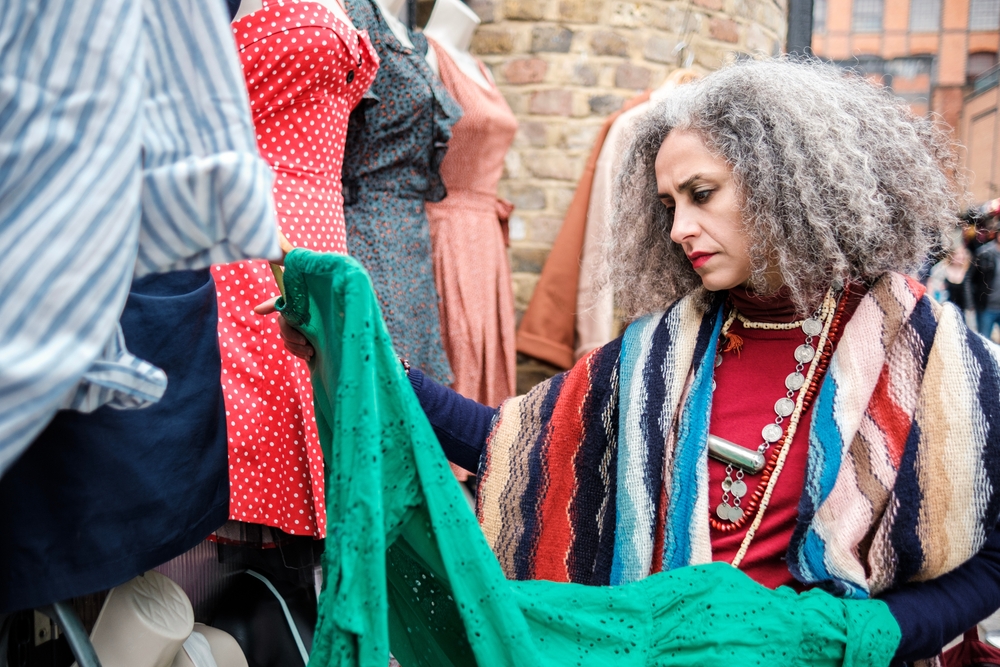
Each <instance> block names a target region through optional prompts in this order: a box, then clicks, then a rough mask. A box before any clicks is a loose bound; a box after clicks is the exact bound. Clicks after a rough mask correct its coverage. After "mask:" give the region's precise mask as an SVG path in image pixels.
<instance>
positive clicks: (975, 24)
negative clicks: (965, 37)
mask: <svg viewBox="0 0 1000 667" xmlns="http://www.w3.org/2000/svg"><path fill="white" fill-rule="evenodd" d="M998 28H1000V0H972V2H971V3H969V30H997V29H998Z"/></svg>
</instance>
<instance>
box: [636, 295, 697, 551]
mask: <svg viewBox="0 0 1000 667" xmlns="http://www.w3.org/2000/svg"><path fill="white" fill-rule="evenodd" d="M670 312H671V315H670V321H668V319H667V318H668V316H667V315H664V317H663V319H662V320H661V321H660V324H659V326H657V327H656V330H655V331H654V332H653V337H652V339H651V340H650V341H649V354H648V355H647V357H646V366H645V368H643V369H642V383H643V386H645V388H646V393H645V396H644V397H643V398H644V399H645V400H644V402H643V406H642V416H643V418H642V420H641V421H640V422H639V425H640V426H641V427H642V442H643V444H644V447H645V452H640V454H645V459H646V461H645V465H644V466H643V474H644V478H645V479H644V483H645V491H646V494H647V502H648V503H649V506H650V507H652V508H653V516H652V519H653V520H652V521H651V522H650V525H649V526H648V527H647V528H648V530H649V538H650V539H649V544H650V545H652V544H655V543H656V534H655V531H656V527H657V526H656V524H657V523H658V522H657V520H656V519H657V517H658V516H659V515H660V497H661V496H662V491H663V472H664V471H663V467H664V461H663V455H664V450H665V448H666V444H667V431H668V429H669V428H670V426H671V424H664V421H665V419H666V418H667V415H665V414H664V412H666V411H671V412H672V411H673V406H670V407H666V406H664V399H665V398H666V394H667V386H666V384H667V382H668V381H669V379H668V378H667V376H666V364H667V359H668V350H670V348H671V343H672V342H673V339H674V337H675V336H676V334H677V333H678V331H677V330H678V329H679V326H678V324H679V325H680V326H683V322H681V323H678V322H677V319H678V318H677V312H675V311H673V310H671V311H670ZM671 325H672V326H671ZM675 355H676V352H674V353H672V354H670V355H669V356H671V357H672V356H675ZM678 371H680V372H684V373H686V371H687V369H683V370H682V369H676V368H675V369H674V372H678ZM651 564H652V563H651Z"/></svg>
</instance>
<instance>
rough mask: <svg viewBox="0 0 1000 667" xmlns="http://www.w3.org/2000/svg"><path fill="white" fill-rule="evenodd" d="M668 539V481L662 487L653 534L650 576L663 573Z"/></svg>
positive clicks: (664, 481)
mask: <svg viewBox="0 0 1000 667" xmlns="http://www.w3.org/2000/svg"><path fill="white" fill-rule="evenodd" d="M666 539H667V480H666V477H664V480H663V485H662V486H661V487H660V505H659V507H657V508H656V528H655V529H654V533H653V563H652V566H651V567H650V569H649V573H650V574H656V573H657V572H662V571H663V545H664V543H665V542H666Z"/></svg>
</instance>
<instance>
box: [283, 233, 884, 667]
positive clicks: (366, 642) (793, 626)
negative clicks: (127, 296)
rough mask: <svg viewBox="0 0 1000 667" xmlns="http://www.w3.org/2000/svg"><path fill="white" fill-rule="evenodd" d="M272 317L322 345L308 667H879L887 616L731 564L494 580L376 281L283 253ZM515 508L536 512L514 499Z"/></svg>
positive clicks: (356, 268)
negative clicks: (318, 589) (323, 513)
mask: <svg viewBox="0 0 1000 667" xmlns="http://www.w3.org/2000/svg"><path fill="white" fill-rule="evenodd" d="M284 283H285V289H286V294H285V298H284V300H283V301H282V302H279V304H280V309H281V311H282V313H283V314H284V315H285V317H286V318H287V319H288V320H289V321H290V322H291V323H292V324H293V325H295V326H297V327H299V328H300V329H301V330H302V331H303V332H304V333H305V334H306V336H307V337H308V338H309V340H310V342H311V343H312V344H313V346H314V347H315V349H316V355H315V356H314V357H313V361H312V362H311V366H312V379H313V386H314V392H315V401H316V421H317V427H318V430H319V435H320V441H321V443H322V446H323V453H324V456H325V459H326V479H327V486H326V489H327V516H328V534H327V540H326V553H325V554H324V563H323V570H324V572H323V574H324V578H323V581H324V588H323V591H322V593H321V595H320V600H319V620H318V623H317V628H316V635H315V639H314V643H313V653H312V656H311V658H310V661H309V664H310V666H311V667H328V666H333V665H338V666H348V665H358V666H361V665H364V666H369V665H370V666H372V667H384V665H385V664H386V660H387V658H388V653H389V650H390V647H391V649H392V652H393V653H394V654H395V656H396V657H397V658H398V660H399V662H400V664H402V665H404V666H405V667H416V666H419V665H428V666H430V665H435V666H440V665H446V666H447V665H456V666H457V665H479V666H480V667H486V666H490V665H538V666H542V667H547V666H550V665H551V666H553V667H554V666H555V665H567V664H575V665H580V666H581V667H582V666H587V665H607V664H614V665H616V666H618V665H625V666H631V665H636V666H639V665H664V666H673V665H676V666H678V667H679V666H680V665H692V664H699V665H700V664H714V663H716V662H720V661H723V660H726V661H728V662H729V663H731V664H761V663H763V662H766V663H767V664H769V665H803V664H808V665H811V666H816V665H829V666H830V667H834V666H840V665H844V666H848V667H850V666H854V665H857V666H858V667H860V666H861V665H865V666H869V665H888V664H889V661H890V659H891V658H892V655H893V652H894V651H895V648H896V645H897V643H898V641H899V628H898V626H897V625H896V623H895V621H894V620H893V618H892V616H891V614H890V613H889V611H888V608H887V607H886V606H885V605H884V603H882V602H879V601H873V600H841V599H838V598H834V597H833V596H831V595H829V594H827V593H825V592H822V591H818V590H816V591H810V592H808V593H805V594H801V595H800V594H796V593H794V592H793V591H791V590H789V589H779V590H777V591H771V590H769V589H766V588H764V587H763V586H760V585H758V584H756V583H754V582H753V581H751V580H750V579H749V578H748V577H746V576H745V575H744V574H742V573H741V572H739V571H738V570H735V569H733V568H732V567H730V566H729V565H727V564H723V563H715V564H711V565H703V566H696V567H687V568H679V569H677V570H674V571H672V572H668V573H662V574H658V575H654V576H651V577H648V578H646V579H642V580H640V581H636V582H633V583H630V584H628V585H624V586H619V587H608V586H584V585H579V584H566V583H554V582H547V581H524V582H511V581H507V580H506V579H505V578H504V575H503V573H502V571H501V569H500V565H499V563H498V562H497V560H496V558H495V557H494V556H493V554H492V552H491V551H490V549H489V546H488V545H487V543H486V540H485V538H484V537H483V534H482V533H481V531H480V530H479V527H478V525H477V523H476V519H475V517H474V515H473V513H472V510H471V508H469V506H468V504H467V502H466V501H465V499H464V497H463V496H462V493H461V491H460V489H459V487H458V484H457V482H456V481H455V480H454V478H453V476H452V475H451V472H450V469H449V467H448V465H447V462H446V460H445V458H444V455H443V453H442V452H441V449H440V447H439V445H438V443H437V442H436V441H435V439H434V434H433V431H432V430H431V427H430V424H429V423H428V422H427V420H426V418H425V417H424V415H423V412H422V410H421V409H420V405H419V403H418V401H417V399H416V396H415V395H414V394H413V391H412V389H411V387H410V385H409V383H408V382H407V379H406V376H405V374H404V372H403V369H402V367H401V365H400V363H399V361H398V359H397V357H396V356H395V354H394V353H393V350H392V346H391V343H390V340H389V336H388V334H387V333H386V330H385V325H384V324H383V322H382V319H381V317H380V315H379V310H378V305H377V302H376V299H375V296H374V293H373V291H372V287H371V283H370V281H369V279H368V276H367V275H366V274H365V272H364V270H363V269H362V268H361V267H360V265H358V264H357V263H356V262H355V261H353V260H351V259H350V258H348V257H346V256H342V255H323V254H318V253H313V252H310V251H306V250H295V251H293V252H292V253H290V254H289V255H288V257H287V259H286V268H285V278H284ZM509 502H531V499H530V498H523V499H522V498H511V499H509Z"/></svg>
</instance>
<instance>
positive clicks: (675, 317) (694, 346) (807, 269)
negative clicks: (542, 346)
mask: <svg viewBox="0 0 1000 667" xmlns="http://www.w3.org/2000/svg"><path fill="white" fill-rule="evenodd" d="M954 173H955V161H954V157H953V155H952V153H951V151H950V148H949V142H948V139H947V137H946V136H944V135H943V134H941V133H940V132H938V131H937V130H936V129H935V128H934V127H933V126H932V125H931V124H930V123H929V122H927V121H926V120H924V119H920V118H914V117H913V116H912V115H911V114H910V113H909V111H908V110H907V109H906V108H905V106H904V105H903V104H902V103H901V102H899V101H898V100H897V99H895V98H894V97H892V95H891V94H890V93H889V92H888V91H886V90H884V89H881V88H878V87H875V86H873V85H871V84H869V83H867V82H866V81H864V80H863V79H861V78H860V77H855V76H853V75H844V74H843V73H842V72H840V71H839V70H837V69H834V68H831V67H827V66H824V65H819V64H795V63H791V62H786V61H770V62H745V63H739V64H736V65H733V66H730V67H728V68H726V69H724V70H722V71H719V72H716V73H714V74H712V75H710V76H708V77H706V78H705V79H704V80H702V81H700V82H696V83H692V84H690V85H689V86H686V87H685V88H682V89H681V90H680V91H678V94H677V95H675V96H672V97H671V99H670V100H667V101H666V102H664V103H663V104H661V105H660V106H658V107H657V108H655V109H654V110H653V111H651V112H650V113H649V114H648V115H647V116H646V117H645V119H644V120H642V121H640V122H639V124H638V127H637V129H636V131H635V135H634V137H633V139H632V141H631V144H630V146H629V148H628V150H627V152H626V155H625V158H624V160H623V167H622V170H621V173H620V174H619V176H618V179H617V184H616V187H617V192H616V196H615V197H614V198H613V201H614V202H615V204H614V210H613V214H612V234H611V237H612V238H613V239H614V240H613V245H612V247H611V248H610V261H609V264H610V266H611V267H612V269H611V270H612V276H611V279H612V282H613V284H614V286H615V287H616V288H617V294H616V299H617V303H619V304H620V306H621V307H622V308H623V309H624V310H625V311H626V312H627V314H628V315H629V316H631V317H632V318H634V321H633V323H632V324H631V325H630V326H629V327H628V329H627V330H626V333H625V334H624V335H623V336H622V337H621V338H620V339H618V340H616V341H613V342H612V343H609V344H608V345H606V346H604V347H603V348H599V349H598V350H595V351H594V352H593V353H591V354H590V355H588V356H587V357H585V358H584V359H582V360H581V361H580V362H578V363H577V365H576V366H575V367H574V368H573V369H572V370H570V371H569V372H567V373H564V374H561V375H558V376H556V377H554V378H552V379H550V380H548V381H546V382H545V383H542V384H541V385H539V386H538V387H536V388H535V389H533V390H532V391H531V392H530V393H528V394H527V395H525V396H521V397H518V398H514V399H510V400H508V401H507V402H505V403H504V404H503V405H502V406H501V407H500V408H499V409H498V410H493V409H491V408H486V407H484V406H479V405H478V404H475V403H473V402H472V401H469V400H467V399H464V398H461V397H459V396H457V395H456V394H454V393H453V392H450V391H449V390H447V389H444V388H442V387H440V386H438V385H435V384H433V383H432V382H430V381H429V380H427V379H426V378H424V377H423V375H422V374H421V373H420V372H419V371H418V370H413V371H411V373H410V380H411V383H412V384H413V386H414V389H415V390H416V392H417V395H418V397H419V398H420V401H421V405H422V406H423V407H424V409H425V411H426V413H427V415H428V417H429V419H430V421H431V423H432V425H433V426H434V427H435V431H436V432H437V434H438V437H439V439H440V440H441V443H442V445H443V446H444V448H445V451H446V453H447V454H448V456H449V458H450V459H451V460H452V461H453V462H455V463H457V464H459V465H461V466H463V467H466V468H470V469H478V470H479V474H480V480H481V481H480V485H479V489H478V494H477V495H478V497H477V511H478V514H479V519H480V522H481V524H482V527H483V530H484V532H485V533H486V536H487V539H488V541H489V542H490V545H491V546H492V548H493V550H494V552H495V553H496V555H497V557H498V559H499V560H500V563H501V565H502V566H503V567H504V570H505V572H506V573H507V576H508V577H511V578H517V579H534V578H537V579H551V580H556V581H573V582H577V583H587V584H594V585H606V584H612V585H617V584H624V583H628V582H630V581H634V580H637V579H641V578H643V577H645V576H648V575H649V574H651V573H655V572H658V571H661V570H669V569H673V568H676V567H682V566H686V565H690V564H696V563H704V562H709V561H712V560H719V561H721V560H725V561H727V562H730V563H732V564H733V565H734V566H736V567H739V568H740V569H742V570H743V571H744V572H746V573H747V574H748V575H749V576H750V577H752V578H753V579H755V580H756V581H757V582H759V583H760V584H762V585H764V586H768V587H772V588H773V587H777V586H781V585H789V586H792V587H795V588H797V589H799V590H803V589H806V588H810V587H816V586H820V587H823V588H825V589H826V590H828V591H831V592H833V593H835V594H837V595H840V596H842V597H846V598H867V597H874V596H877V597H880V598H881V599H883V600H884V601H886V603H887V604H888V605H889V607H890V609H891V611H892V613H893V615H894V617H895V618H896V620H897V622H898V623H899V625H900V628H901V631H902V641H901V643H900V646H899V649H898V651H897V658H899V659H900V660H915V659H921V658H927V657H930V656H933V655H935V654H936V653H937V652H938V651H939V650H940V649H941V647H942V646H943V645H944V644H945V643H946V642H947V641H949V640H950V639H952V638H953V637H955V636H957V635H958V634H960V633H961V632H962V631H963V630H964V629H966V628H968V627H969V626H971V625H973V624H974V623H976V622H977V621H978V620H980V619H981V618H983V617H985V616H986V615H988V614H989V613H991V612H993V611H994V610H995V609H996V608H998V607H1000V540H997V539H996V537H991V535H992V532H993V531H992V529H993V526H994V525H995V523H996V521H997V514H998V510H1000V496H997V495H996V493H995V492H994V489H995V488H996V487H997V484H996V482H997V481H998V480H1000V460H998V459H1000V436H998V435H997V433H996V431H997V430H998V429H997V425H994V420H996V419H1000V366H998V362H997V359H998V357H1000V353H998V352H997V350H996V348H995V347H993V346H992V345H990V344H989V343H988V342H986V341H985V340H984V339H982V338H981V337H978V336H975V335H974V334H972V333H971V332H970V331H969V330H968V329H967V328H966V327H965V324H964V323H963V321H962V317H961V315H960V314H959V313H958V311H957V310H956V309H954V308H951V307H947V308H946V307H942V306H940V305H939V304H937V303H935V302H933V301H932V300H931V299H929V298H928V297H926V296H925V295H924V289H923V287H922V286H920V285H919V283H917V282H916V281H913V280H911V279H909V278H907V277H906V276H905V275H904V273H905V272H907V271H911V270H913V269H915V268H916V267H917V266H918V265H919V264H920V263H921V261H922V260H923V258H924V257H925V256H926V254H927V253H928V251H929V250H931V249H932V248H934V247H935V246H939V245H940V244H941V243H943V239H944V238H945V231H946V230H947V229H948V228H949V227H951V226H952V225H954V224H955V220H956V219H955V211H958V210H959V199H958V196H959V193H958V192H956V191H955V189H954V188H953V186H952V183H953V182H954V181H953V180H952V176H953V175H954ZM293 337H294V332H289V338H293ZM303 343H304V340H303V339H301V338H295V339H293V340H290V341H288V344H289V345H290V347H291V348H292V349H297V350H298V351H299V353H301V354H308V353H309V350H308V349H305V348H304V347H303ZM987 538H990V539H989V541H988V540H987ZM917 582H919V583H917ZM928 610H930V611H928ZM726 611H727V613H739V612H740V609H739V608H738V607H735V606H734V608H733V609H732V610H726Z"/></svg>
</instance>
